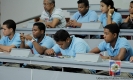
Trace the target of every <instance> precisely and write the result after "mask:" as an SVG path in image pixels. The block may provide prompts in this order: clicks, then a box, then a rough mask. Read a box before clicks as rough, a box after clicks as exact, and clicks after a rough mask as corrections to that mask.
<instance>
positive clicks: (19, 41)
mask: <svg viewBox="0 0 133 80" xmlns="http://www.w3.org/2000/svg"><path fill="white" fill-rule="evenodd" d="M20 44H21V40H20V35H19V36H16V37H15V39H14V41H13V42H12V44H11V45H14V46H16V47H17V48H18V47H20Z"/></svg>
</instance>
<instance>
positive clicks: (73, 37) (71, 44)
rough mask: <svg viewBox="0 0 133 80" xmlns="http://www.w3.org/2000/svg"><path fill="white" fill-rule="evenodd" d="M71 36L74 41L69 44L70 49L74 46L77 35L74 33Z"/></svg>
mask: <svg viewBox="0 0 133 80" xmlns="http://www.w3.org/2000/svg"><path fill="white" fill-rule="evenodd" d="M70 38H71V39H72V41H71V43H70V45H69V48H68V49H71V48H72V46H73V43H74V40H75V38H76V37H75V36H74V35H72V36H71V37H70Z"/></svg>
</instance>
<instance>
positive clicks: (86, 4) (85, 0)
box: [77, 0, 89, 7]
mask: <svg viewBox="0 0 133 80" xmlns="http://www.w3.org/2000/svg"><path fill="white" fill-rule="evenodd" d="M77 3H78V4H80V3H84V5H85V6H86V7H89V1H88V0H79V1H77Z"/></svg>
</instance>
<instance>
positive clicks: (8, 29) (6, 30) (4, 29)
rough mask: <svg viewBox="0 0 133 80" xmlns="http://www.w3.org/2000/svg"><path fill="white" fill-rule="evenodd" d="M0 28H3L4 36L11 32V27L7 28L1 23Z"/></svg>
mask: <svg viewBox="0 0 133 80" xmlns="http://www.w3.org/2000/svg"><path fill="white" fill-rule="evenodd" d="M2 28H3V35H4V36H9V35H10V34H11V33H12V32H13V29H12V28H7V25H3V26H2Z"/></svg>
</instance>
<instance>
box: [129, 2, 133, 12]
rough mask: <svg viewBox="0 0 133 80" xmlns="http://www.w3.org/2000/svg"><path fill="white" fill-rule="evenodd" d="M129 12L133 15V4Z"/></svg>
mask: <svg viewBox="0 0 133 80" xmlns="http://www.w3.org/2000/svg"><path fill="white" fill-rule="evenodd" d="M129 12H130V14H133V3H130V6H129Z"/></svg>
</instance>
